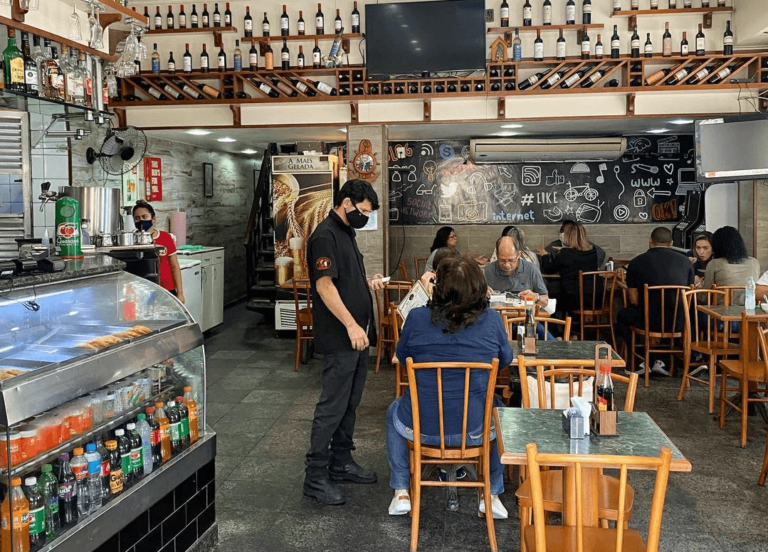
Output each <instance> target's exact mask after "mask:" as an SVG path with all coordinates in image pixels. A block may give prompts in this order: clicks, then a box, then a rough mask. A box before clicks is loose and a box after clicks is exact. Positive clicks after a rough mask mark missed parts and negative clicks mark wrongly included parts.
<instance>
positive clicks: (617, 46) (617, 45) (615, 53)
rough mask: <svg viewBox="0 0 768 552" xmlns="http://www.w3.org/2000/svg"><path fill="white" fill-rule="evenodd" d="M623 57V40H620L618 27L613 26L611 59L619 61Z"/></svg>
mask: <svg viewBox="0 0 768 552" xmlns="http://www.w3.org/2000/svg"><path fill="white" fill-rule="evenodd" d="M620 55H621V39H620V38H619V29H618V25H614V26H613V36H612V37H611V57H612V58H613V59H618V58H619V56H620Z"/></svg>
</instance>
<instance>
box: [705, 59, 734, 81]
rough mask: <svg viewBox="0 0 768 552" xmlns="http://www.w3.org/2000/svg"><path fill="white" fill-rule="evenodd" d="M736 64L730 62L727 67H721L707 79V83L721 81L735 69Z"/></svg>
mask: <svg viewBox="0 0 768 552" xmlns="http://www.w3.org/2000/svg"><path fill="white" fill-rule="evenodd" d="M738 65H739V64H738V63H731V64H730V65H729V66H728V67H723V68H722V69H720V70H719V71H718V72H717V73H715V74H714V75H712V76H711V77H710V79H709V80H708V81H707V84H719V83H721V82H723V80H725V78H726V77H727V76H728V75H730V74H731V73H733V72H734V71H736V67H738Z"/></svg>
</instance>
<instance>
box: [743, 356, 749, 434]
mask: <svg viewBox="0 0 768 552" xmlns="http://www.w3.org/2000/svg"><path fill="white" fill-rule="evenodd" d="M745 369H746V367H745ZM747 422H749V386H748V385H747V382H746V381H743V380H742V385H741V448H746V446H747Z"/></svg>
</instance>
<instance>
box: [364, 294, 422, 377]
mask: <svg viewBox="0 0 768 552" xmlns="http://www.w3.org/2000/svg"><path fill="white" fill-rule="evenodd" d="M411 287H413V282H411V281H405V280H390V281H389V282H387V283H386V284H385V286H384V288H383V289H377V290H376V313H377V317H378V320H379V324H378V327H377V333H378V336H379V345H378V347H376V367H375V368H374V373H376V374H378V373H379V367H380V366H381V355H382V353H384V354H385V355H386V354H389V356H388V357H387V356H385V357H384V358H385V359H386V358H392V354H393V353H392V350H393V349H394V347H393V344H394V343H395V341H394V337H393V334H392V321H391V317H390V315H389V305H390V303H391V302H393V301H394V302H395V303H399V302H400V300H401V299H402V298H403V296H404V295H405V294H406V293H408V291H409V290H410V289H411Z"/></svg>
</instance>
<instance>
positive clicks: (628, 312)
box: [616, 226, 694, 376]
mask: <svg viewBox="0 0 768 552" xmlns="http://www.w3.org/2000/svg"><path fill="white" fill-rule="evenodd" d="M648 246H649V249H648V251H646V252H645V253H643V254H642V255H638V256H637V257H635V258H634V259H632V262H631V263H629V266H628V267H627V291H628V292H629V302H630V306H628V307H626V308H624V309H621V310H620V311H619V314H618V316H617V320H616V322H617V324H616V333H617V334H618V336H619V337H620V338H622V339H623V340H624V343H626V345H627V355H631V354H632V351H630V350H629V346H630V344H631V343H632V331H631V330H630V328H631V327H632V326H635V327H638V328H642V327H644V326H645V320H644V317H645V305H644V301H645V297H644V286H645V284H648V285H649V286H672V285H677V286H687V285H690V284H693V280H694V272H693V265H692V264H691V261H690V260H689V259H688V257H687V256H686V255H684V254H681V253H678V252H677V251H675V250H674V249H671V246H672V232H670V230H669V229H667V228H664V227H661V226H660V227H658V228H656V229H655V230H654V231H653V232H652V233H651V239H650V241H649V242H648ZM680 304H681V305H682V299H681V302H680ZM674 305H675V297H674V295H673V294H669V295H668V296H666V297H665V306H666V311H665V314H666V317H667V321H666V322H667V324H666V326H667V327H669V326H670V325H671V323H672V318H673V317H674V315H675V313H674ZM680 309H681V310H680V311H679V312H678V313H677V319H676V322H677V326H678V328H676V329H678V330H680V329H682V326H683V324H684V322H685V319H684V313H683V311H682V306H681V307H680ZM660 311H661V297H660V295H659V294H658V293H657V294H655V296H654V297H652V298H651V303H650V305H649V310H648V323H649V324H650V326H651V329H652V330H654V329H655V330H658V329H660V328H661V312H660ZM651 370H652V371H654V372H658V373H660V374H663V375H667V376H668V375H669V372H667V371H666V370H665V369H664V365H663V363H662V362H660V361H657V362H655V363H654V365H653V367H652V368H651Z"/></svg>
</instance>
